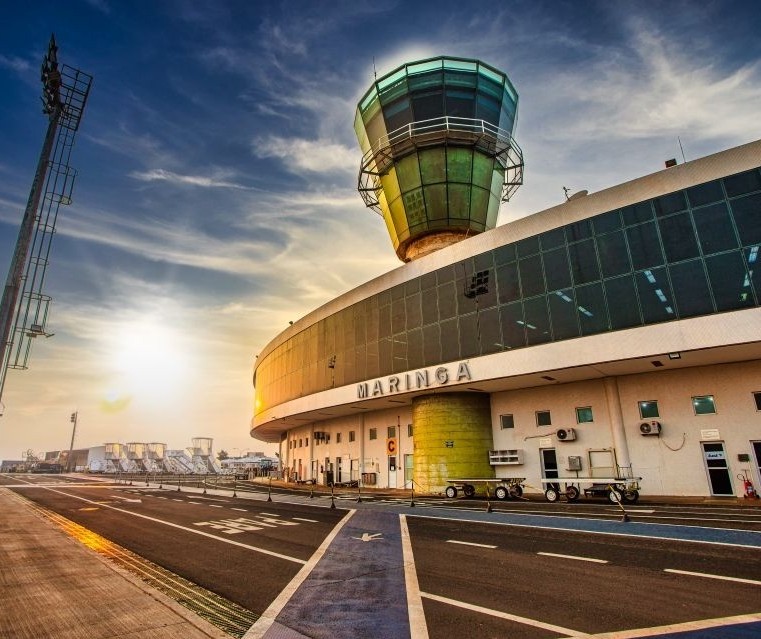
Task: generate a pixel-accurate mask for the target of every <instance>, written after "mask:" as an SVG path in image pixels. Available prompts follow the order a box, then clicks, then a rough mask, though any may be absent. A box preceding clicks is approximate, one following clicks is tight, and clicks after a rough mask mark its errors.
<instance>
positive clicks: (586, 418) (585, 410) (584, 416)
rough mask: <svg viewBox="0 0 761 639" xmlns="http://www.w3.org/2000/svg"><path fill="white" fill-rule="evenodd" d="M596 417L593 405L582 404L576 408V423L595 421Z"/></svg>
mask: <svg viewBox="0 0 761 639" xmlns="http://www.w3.org/2000/svg"><path fill="white" fill-rule="evenodd" d="M593 421H594V418H593V417H592V407H591V406H582V407H581V408H577V409H576V423H577V424H588V423H589V422H593Z"/></svg>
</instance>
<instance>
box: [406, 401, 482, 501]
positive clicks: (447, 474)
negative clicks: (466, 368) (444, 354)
mask: <svg viewBox="0 0 761 639" xmlns="http://www.w3.org/2000/svg"><path fill="white" fill-rule="evenodd" d="M412 427H413V429H414V432H415V435H414V438H413V453H414V455H415V457H414V470H413V478H414V480H415V486H416V487H419V488H420V490H421V491H422V492H428V493H432V492H441V491H443V490H444V489H445V488H446V486H447V483H446V480H447V479H456V478H492V477H494V469H493V468H492V466H491V465H490V464H489V450H490V449H491V448H492V444H493V437H492V427H491V403H490V397H489V395H487V394H485V393H440V394H436V395H424V396H421V397H416V398H415V399H413V400H412Z"/></svg>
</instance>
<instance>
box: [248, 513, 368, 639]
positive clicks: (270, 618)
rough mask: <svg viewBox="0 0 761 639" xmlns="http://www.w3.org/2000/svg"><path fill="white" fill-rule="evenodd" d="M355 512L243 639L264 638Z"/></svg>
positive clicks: (300, 571) (339, 526)
mask: <svg viewBox="0 0 761 639" xmlns="http://www.w3.org/2000/svg"><path fill="white" fill-rule="evenodd" d="M355 512H357V511H356V510H350V511H349V512H348V513H346V516H345V517H344V518H343V519H342V520H341V521H339V522H338V523H337V524H336V527H335V528H333V530H331V531H330V534H329V535H328V536H327V537H325V539H324V540H323V542H322V543H321V544H320V547H319V548H318V549H317V550H315V551H314V554H313V555H312V556H311V557H310V558H309V561H307V562H306V563H305V564H304V566H303V567H302V568H301V570H299V571H298V572H297V573H296V576H295V577H294V578H293V579H291V581H290V582H288V585H287V586H286V587H285V588H283V589H282V590H281V591H280V594H279V595H278V596H277V597H276V598H275V600H274V601H273V602H272V603H271V604H270V605H269V607H268V608H267V610H265V611H264V612H263V613H262V616H261V617H259V619H257V620H256V622H255V623H254V625H253V626H251V627H250V628H249V629H248V632H246V634H245V635H243V638H242V639H261V638H262V637H264V635H265V634H266V633H267V631H268V630H269V629H270V627H271V626H272V624H273V623H275V619H276V618H277V616H278V615H279V614H280V611H281V610H282V609H283V608H284V607H285V605H286V604H287V603H288V602H289V601H290V599H291V597H293V595H294V593H295V592H296V590H298V588H299V586H300V585H301V584H302V583H303V582H304V580H305V579H306V578H307V577H308V576H309V573H311V572H312V570H314V567H315V566H316V565H317V562H318V561H320V559H322V557H323V555H324V554H325V551H326V550H327V549H328V546H330V544H331V543H333V540H334V539H335V538H336V535H338V533H339V532H340V531H341V529H342V528H343V527H344V526H345V525H346V523H347V522H348V521H349V520H350V519H351V518H352V516H353V515H354V513H355Z"/></svg>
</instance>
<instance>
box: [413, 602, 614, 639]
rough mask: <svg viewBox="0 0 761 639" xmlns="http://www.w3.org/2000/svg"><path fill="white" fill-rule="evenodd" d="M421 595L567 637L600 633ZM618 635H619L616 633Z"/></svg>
mask: <svg viewBox="0 0 761 639" xmlns="http://www.w3.org/2000/svg"><path fill="white" fill-rule="evenodd" d="M420 596H421V597H425V598H426V599H432V600H433V601H438V602H440V603H444V604H448V605H450V606H455V607H457V608H464V609H465V610H471V611H473V612H479V613H481V614H482V615H489V616H491V617H498V618H499V619H507V620H508V621H515V622H517V623H522V624H524V625H526V626H533V627H534V628H542V629H544V630H550V631H552V632H557V633H560V634H562V635H563V636H565V637H592V636H594V637H598V636H600V635H589V634H587V633H584V632H579V631H577V630H571V629H570V628H563V627H562V626H555V625H553V624H550V623H544V622H543V621H537V620H536V619H529V618H528V617H519V616H518V615H511V614H510V613H508V612H502V611H501V610H492V609H491V608H484V607H483V606H476V605H474V604H469V603H465V602H464V601H457V600H456V599H449V598H448V597H440V596H439V595H432V594H431V593H428V592H421V593H420ZM616 636H618V635H616Z"/></svg>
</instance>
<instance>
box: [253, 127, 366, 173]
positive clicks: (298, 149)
mask: <svg viewBox="0 0 761 639" xmlns="http://www.w3.org/2000/svg"><path fill="white" fill-rule="evenodd" d="M252 149H253V152H254V155H256V157H259V158H276V159H278V160H283V161H284V165H285V168H286V169H287V170H288V171H291V172H295V173H298V172H300V171H309V172H310V173H335V172H339V173H356V171H357V169H358V166H359V163H358V157H359V153H358V151H357V150H356V149H354V148H348V147H346V146H343V145H342V144H338V143H336V142H332V141H331V140H329V139H318V140H305V139H302V138H284V137H280V136H276V135H271V136H268V137H258V138H256V139H254V141H253V143H252Z"/></svg>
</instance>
